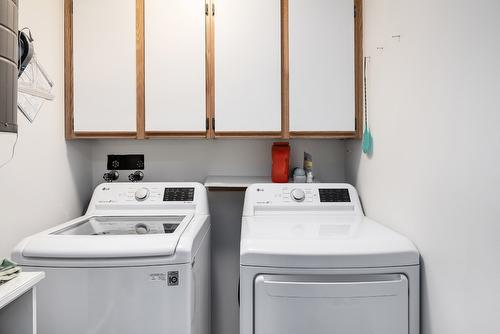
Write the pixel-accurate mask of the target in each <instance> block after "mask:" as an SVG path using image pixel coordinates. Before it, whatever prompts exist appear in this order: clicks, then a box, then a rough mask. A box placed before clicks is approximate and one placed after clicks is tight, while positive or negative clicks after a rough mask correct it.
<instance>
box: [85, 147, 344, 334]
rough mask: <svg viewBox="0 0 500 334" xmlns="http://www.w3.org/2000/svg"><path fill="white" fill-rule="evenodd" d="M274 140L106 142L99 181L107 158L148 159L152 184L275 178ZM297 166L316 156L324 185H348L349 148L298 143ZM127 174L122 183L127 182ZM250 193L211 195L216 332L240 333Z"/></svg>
mask: <svg viewBox="0 0 500 334" xmlns="http://www.w3.org/2000/svg"><path fill="white" fill-rule="evenodd" d="M272 143H273V141H272V140H212V141H207V140H148V141H130V140H103V141H98V142H96V143H95V144H94V145H93V150H92V165H93V182H94V184H98V183H100V182H102V175H103V173H104V172H105V171H106V155H107V154H125V153H131V154H132V153H143V154H145V165H146V169H145V171H144V172H145V175H146V176H145V180H147V181H165V180H166V181H199V182H203V180H204V179H205V177H206V176H207V175H247V176H260V175H270V173H271V147H272ZM290 145H291V147H292V154H291V158H292V165H293V166H302V159H303V152H304V150H305V151H307V152H309V153H311V154H312V155H313V160H314V170H315V174H316V176H317V177H318V178H319V180H321V181H324V182H328V181H330V182H342V181H343V180H344V178H345V177H344V143H343V142H342V141H335V140H292V141H291V142H290ZM128 174H129V173H128V172H127V173H125V172H124V173H122V175H120V181H123V180H127V177H128ZM243 199H244V192H224V191H223V192H209V202H210V212H211V215H212V333H217V334H235V333H238V331H239V306H238V281H239V261H240V258H239V254H240V253H239V247H240V224H241V215H242V209H243Z"/></svg>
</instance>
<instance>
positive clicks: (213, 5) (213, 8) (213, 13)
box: [212, 3, 215, 16]
mask: <svg viewBox="0 0 500 334" xmlns="http://www.w3.org/2000/svg"><path fill="white" fill-rule="evenodd" d="M212 16H215V4H214V3H213V4H212Z"/></svg>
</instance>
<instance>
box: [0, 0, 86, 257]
mask: <svg viewBox="0 0 500 334" xmlns="http://www.w3.org/2000/svg"><path fill="white" fill-rule="evenodd" d="M63 17H64V16H63V1H62V0H52V1H39V0H22V1H20V14H19V19H20V24H19V27H20V28H21V27H25V26H27V27H30V28H31V30H32V32H33V37H34V38H35V48H36V53H37V56H38V58H39V60H40V62H41V63H42V64H43V66H44V67H45V69H46V70H47V72H48V73H49V74H50V75H51V77H52V79H53V80H54V81H55V84H56V86H55V90H54V92H55V95H56V98H55V101H53V102H48V103H46V104H45V106H44V107H43V109H42V110H41V112H40V113H39V115H38V118H37V119H36V121H35V122H34V123H33V124H30V123H29V122H28V121H27V120H26V118H24V116H23V115H22V114H20V113H19V115H18V122H19V140H18V143H17V147H16V151H15V156H14V159H13V160H12V161H11V162H10V163H9V164H8V165H6V166H5V167H3V168H0V258H1V257H7V256H9V255H10V251H11V250H12V248H13V247H14V246H15V244H16V243H17V242H18V241H20V240H21V239H22V238H23V237H25V236H28V235H30V234H33V233H35V232H39V231H41V230H43V229H45V228H47V227H49V226H53V225H56V224H57V223H62V222H64V221H66V220H68V219H69V218H73V217H75V216H77V215H80V214H81V212H82V210H83V208H84V206H85V205H86V204H87V200H88V196H89V191H90V175H91V173H90V171H91V165H90V162H89V156H90V150H89V148H88V145H86V143H73V142H72V143H68V144H66V142H65V140H64V117H63V115H64V109H63V108H64V94H63V93H64V90H63V89H64V81H63V74H64V67H63V33H64V29H63ZM14 138H15V136H14V135H10V134H0V165H1V164H2V163H3V162H4V161H6V160H8V158H9V156H10V152H11V148H12V144H13V141H14Z"/></svg>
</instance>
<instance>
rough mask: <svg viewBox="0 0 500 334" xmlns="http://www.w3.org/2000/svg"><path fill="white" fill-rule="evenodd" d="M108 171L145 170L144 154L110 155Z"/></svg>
mask: <svg viewBox="0 0 500 334" xmlns="http://www.w3.org/2000/svg"><path fill="white" fill-rule="evenodd" d="M107 169H108V170H144V154H125V155H114V154H110V155H108V164H107Z"/></svg>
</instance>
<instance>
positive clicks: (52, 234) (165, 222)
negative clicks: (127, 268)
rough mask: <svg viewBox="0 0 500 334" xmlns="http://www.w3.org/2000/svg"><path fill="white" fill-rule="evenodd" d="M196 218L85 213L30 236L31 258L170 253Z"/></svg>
mask: <svg viewBox="0 0 500 334" xmlns="http://www.w3.org/2000/svg"><path fill="white" fill-rule="evenodd" d="M192 218H193V215H192V214H189V215H182V214H179V215H164V216H144V215H142V216H133V215H126V216H125V215H123V216H99V215H93V216H84V217H81V218H77V219H75V220H73V221H71V222H69V223H66V224H63V225H59V226H57V227H55V228H52V229H50V230H47V231H45V232H42V233H39V234H36V235H34V236H32V237H30V238H29V239H28V240H27V242H26V244H25V246H24V249H23V250H22V255H23V256H24V257H28V258H74V259H77V258H134V257H151V256H171V255H173V254H174V253H175V249H176V247H177V243H178V242H179V238H180V236H181V235H182V232H183V231H184V229H185V228H186V226H187V225H188V224H189V222H190V221H191V219H192Z"/></svg>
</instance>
